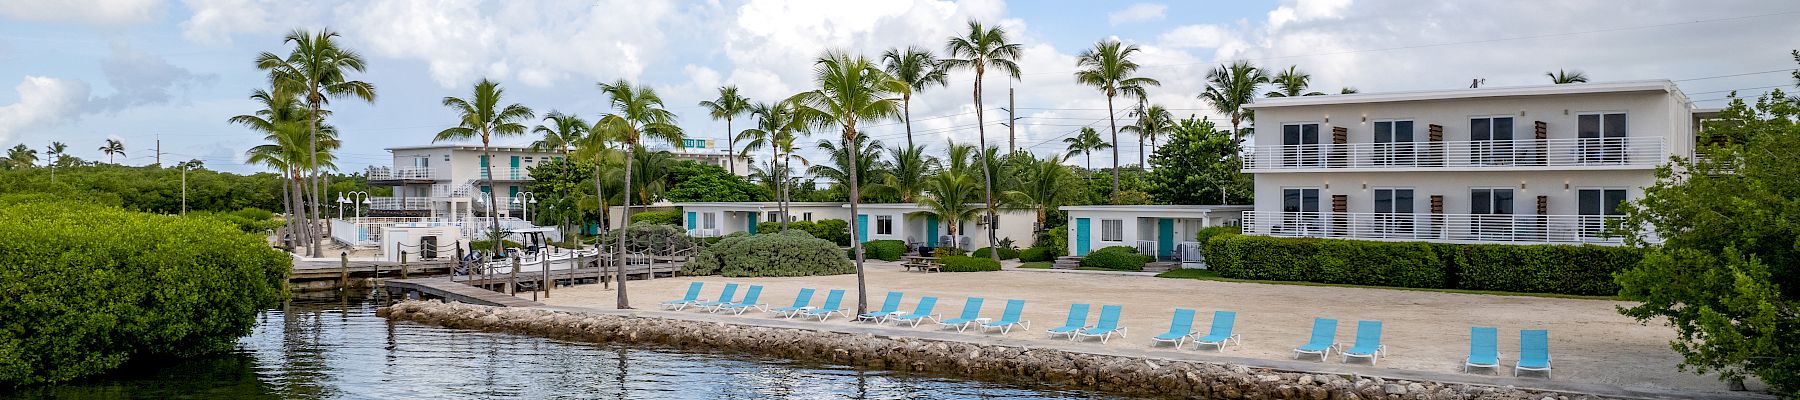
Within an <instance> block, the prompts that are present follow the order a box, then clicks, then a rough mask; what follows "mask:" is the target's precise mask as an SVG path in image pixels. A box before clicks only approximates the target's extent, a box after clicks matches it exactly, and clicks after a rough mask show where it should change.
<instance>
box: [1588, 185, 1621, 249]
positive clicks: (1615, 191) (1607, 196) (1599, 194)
mask: <svg viewBox="0 0 1800 400" xmlns="http://www.w3.org/2000/svg"><path fill="white" fill-rule="evenodd" d="M1577 197H1578V199H1577V201H1578V202H1579V203H1580V204H1579V205H1580V207H1579V211H1580V213H1581V218H1580V221H1581V236H1582V237H1584V238H1598V237H1600V233H1601V232H1602V231H1604V230H1605V229H1606V221H1607V220H1609V219H1614V218H1619V217H1620V216H1623V215H1625V213H1623V212H1620V211H1619V204H1621V203H1624V202H1625V189H1623V188H1582V189H1581V190H1580V191H1578V192H1577Z"/></svg>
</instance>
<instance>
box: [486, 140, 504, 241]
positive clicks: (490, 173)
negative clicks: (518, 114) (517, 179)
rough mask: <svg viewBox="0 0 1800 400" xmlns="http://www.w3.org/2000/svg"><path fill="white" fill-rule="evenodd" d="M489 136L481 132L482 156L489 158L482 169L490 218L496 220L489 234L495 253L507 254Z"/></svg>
mask: <svg viewBox="0 0 1800 400" xmlns="http://www.w3.org/2000/svg"><path fill="white" fill-rule="evenodd" d="M487 137H488V136H487V132H482V133H481V157H482V158H484V159H487V165H483V166H481V169H482V172H484V175H487V181H488V191H487V192H488V219H490V220H493V221H494V224H493V225H490V226H491V228H492V229H493V231H492V232H489V233H488V236H489V237H491V238H493V241H494V255H500V254H506V251H505V247H504V244H505V243H504V242H501V240H500V210H499V204H500V203H499V200H498V198H497V197H496V196H498V195H499V194H498V193H495V192H499V191H500V188H499V187H498V186H494V154H493V153H490V152H488V141H487Z"/></svg>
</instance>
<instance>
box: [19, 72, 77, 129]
mask: <svg viewBox="0 0 1800 400" xmlns="http://www.w3.org/2000/svg"><path fill="white" fill-rule="evenodd" d="M13 90H15V91H17V92H18V95H19V101H18V102H16V103H13V104H8V105H5V106H0V143H6V142H10V141H12V140H13V139H14V138H15V137H17V136H18V135H19V134H20V133H22V132H24V131H27V130H31V129H36V128H44V127H50V126H56V125H60V124H63V123H66V122H69V121H72V120H74V119H76V118H78V117H79V116H80V113H81V107H82V103H83V102H85V101H86V100H87V97H88V88H87V85H86V84H83V83H81V81H76V80H68V79H57V78H49V77H42V76H26V77H25V80H24V81H23V82H20V83H19V86H17V87H15V88H14V89H13Z"/></svg>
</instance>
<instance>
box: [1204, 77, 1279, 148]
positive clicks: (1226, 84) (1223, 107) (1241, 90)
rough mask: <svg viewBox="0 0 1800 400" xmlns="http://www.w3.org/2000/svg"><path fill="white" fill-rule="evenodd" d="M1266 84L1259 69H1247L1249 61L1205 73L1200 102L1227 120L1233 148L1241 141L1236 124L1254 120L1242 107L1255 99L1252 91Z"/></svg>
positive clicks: (1267, 80) (1241, 135) (1254, 93)
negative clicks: (1204, 86) (1229, 120)
mask: <svg viewBox="0 0 1800 400" xmlns="http://www.w3.org/2000/svg"><path fill="white" fill-rule="evenodd" d="M1268 82H1269V77H1268V75H1264V74H1263V72H1262V70H1261V69H1257V68H1256V66H1255V65H1251V64H1250V62H1249V61H1238V62H1234V63H1231V65H1220V66H1218V67H1217V68H1213V70H1212V71H1211V72H1207V73H1206V91H1205V92H1201V93H1200V100H1202V101H1205V102H1206V104H1208V105H1211V106H1212V108H1213V109H1214V110H1218V111H1219V112H1221V113H1225V114H1226V115H1228V116H1230V117H1231V139H1232V141H1233V142H1234V143H1233V144H1234V145H1235V144H1237V143H1243V141H1244V135H1243V132H1242V131H1240V130H1238V123H1240V122H1242V121H1244V120H1246V119H1254V118H1255V116H1254V115H1252V114H1251V113H1250V110H1246V109H1244V106H1246V105H1249V104H1250V102H1251V101H1252V100H1253V99H1254V98H1255V97H1256V88H1257V87H1258V86H1261V85H1262V84H1264V83H1268Z"/></svg>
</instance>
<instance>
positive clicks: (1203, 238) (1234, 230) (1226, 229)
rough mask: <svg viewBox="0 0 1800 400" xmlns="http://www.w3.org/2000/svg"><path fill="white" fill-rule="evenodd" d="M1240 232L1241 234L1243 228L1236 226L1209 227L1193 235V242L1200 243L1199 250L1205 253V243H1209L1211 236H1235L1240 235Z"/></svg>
mask: <svg viewBox="0 0 1800 400" xmlns="http://www.w3.org/2000/svg"><path fill="white" fill-rule="evenodd" d="M1242 232H1243V228H1241V227H1236V226H1209V227H1205V228H1201V229H1200V232H1199V233H1195V234H1194V241H1195V242H1198V243H1200V250H1201V251H1202V252H1205V251H1206V243H1207V242H1208V241H1211V240H1212V238H1213V236H1219V235H1224V234H1233V235H1235V234H1238V233H1242Z"/></svg>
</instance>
